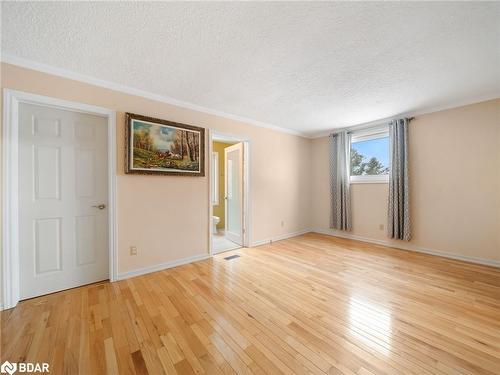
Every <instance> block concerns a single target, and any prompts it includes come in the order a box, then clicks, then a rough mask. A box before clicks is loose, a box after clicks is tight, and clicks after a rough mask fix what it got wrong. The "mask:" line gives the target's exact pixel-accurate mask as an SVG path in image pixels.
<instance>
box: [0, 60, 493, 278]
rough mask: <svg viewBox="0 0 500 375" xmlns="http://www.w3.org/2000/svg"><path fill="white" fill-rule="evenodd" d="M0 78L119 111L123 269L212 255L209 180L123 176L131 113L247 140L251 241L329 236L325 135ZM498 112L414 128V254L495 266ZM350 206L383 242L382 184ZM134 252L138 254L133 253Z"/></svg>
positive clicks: (363, 230)
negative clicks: (306, 233) (309, 233)
mask: <svg viewBox="0 0 500 375" xmlns="http://www.w3.org/2000/svg"><path fill="white" fill-rule="evenodd" d="M1 78H2V88H11V89H16V90H21V91H26V92H31V93H36V94H41V95H47V96H52V97H56V98H61V99H65V100H71V101H77V102H81V103H86V104H91V105H97V106H101V107H106V108H110V109H113V110H116V111H117V153H118V160H117V163H118V165H117V167H118V172H117V189H118V191H117V193H118V196H117V204H118V207H117V209H118V256H119V264H118V269H119V273H123V272H127V271H132V270H136V269H140V268H144V267H149V266H154V265H158V264H161V263H165V262H170V261H175V260H179V259H183V258H187V257H191V256H195V255H201V254H206V253H207V251H208V230H209V221H208V209H209V202H208V199H209V198H208V194H209V193H208V191H209V183H208V177H204V178H193V177H177V176H167V177H165V176H139V175H125V174H124V171H123V154H124V145H123V138H124V112H126V111H129V112H135V113H139V114H143V115H148V116H153V117H158V118H164V119H168V120H172V121H177V122H183V123H187V124H193V125H197V126H202V127H205V128H207V129H213V130H217V131H218V132H220V133H224V134H232V135H235V136H238V137H241V138H242V139H249V140H250V153H251V156H250V179H251V189H252V191H251V197H250V201H251V202H250V203H251V206H250V210H251V215H252V224H253V230H252V232H251V239H252V242H257V241H263V240H268V239H271V238H275V237H278V236H281V235H285V234H288V233H295V232H300V231H303V230H306V229H308V228H315V229H318V230H322V231H328V222H329V218H328V216H329V215H328V206H329V194H328V190H329V188H328V148H327V144H328V143H327V139H326V138H319V139H315V140H309V139H305V138H302V137H297V136H293V135H289V134H285V133H280V132H276V131H273V130H269V129H265V128H259V127H255V126H250V125H247V124H244V123H241V122H237V121H234V120H230V119H227V118H222V117H218V116H214V115H209V114H204V113H200V112H196V111H193V110H189V109H183V108H180V107H176V106H173V105H168V104H165V103H161V102H157V101H153V100H149V99H145V98H141V97H137V96H133V95H128V94H124V93H120V92H116V91H112V90H108V89H104V88H100V87H96V86H92V85H89V84H85V83H81V82H77V81H72V80H68V79H64V78H60V77H55V76H52V75H48V74H44V73H40V72H36V71H32V70H27V69H24V68H20V67H16V66H13V65H8V64H2V72H1ZM499 108H500V100H496V101H489V102H484V103H479V104H475V105H470V106H465V107H460V108H455V109H451V110H447V111H442V112H436V113H432V114H427V115H422V116H418V117H417V119H416V120H415V121H414V122H412V123H411V125H410V137H411V138H410V157H411V168H410V173H411V193H412V201H411V209H412V217H413V240H412V241H411V245H412V246H418V247H421V248H425V249H430V250H436V251H441V252H448V253H454V254H459V255H464V256H470V257H475V258H484V259H493V260H500V121H499V116H500V114H499V111H500V109H499ZM207 139H208V135H207ZM207 149H208V148H207ZM207 163H208V158H207ZM444 166H445V167H444ZM138 195H140V197H141V199H138V198H137V197H138ZM352 205H353V225H354V230H353V234H354V235H357V236H360V237H365V238H369V239H374V240H382V241H385V240H386V236H385V230H380V229H379V225H380V224H383V225H384V226H385V224H386V205H387V185H385V184H365V185H361V184H359V185H353V186H352ZM172 213H175V215H172ZM282 222H283V225H282V224H281V223H282ZM393 243H394V242H393ZM131 245H135V246H137V247H138V250H139V254H138V255H137V256H130V255H129V246H131Z"/></svg>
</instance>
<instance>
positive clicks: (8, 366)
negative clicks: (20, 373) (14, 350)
mask: <svg viewBox="0 0 500 375" xmlns="http://www.w3.org/2000/svg"><path fill="white" fill-rule="evenodd" d="M16 370H17V363H10V362H9V361H5V362H4V363H2V366H0V371H1V372H2V373H4V374H5V373H9V374H10V375H12V374H13V373H15V372H16Z"/></svg>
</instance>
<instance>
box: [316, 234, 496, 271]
mask: <svg viewBox="0 0 500 375" xmlns="http://www.w3.org/2000/svg"><path fill="white" fill-rule="evenodd" d="M313 232H315V233H320V234H326V235H327V236H332V237H341V238H346V239H350V240H357V241H363V242H369V243H373V244H377V245H382V246H387V247H392V248H396V249H400V250H407V251H415V252H417V253H424V254H429V255H435V256H439V257H443V258H449V259H455V260H462V261H464V262H470V263H477V264H482V265H485V266H492V267H498V268H500V261H498V260H493V259H484V258H476V257H470V256H466V255H459V254H452V253H447V252H444V251H440V250H434V249H428V248H425V247H421V246H416V245H413V244H410V243H394V242H391V241H384V240H377V239H373V238H367V237H362V236H357V235H354V234H350V233H339V232H337V231H335V232H333V231H329V230H325V229H314V230H313Z"/></svg>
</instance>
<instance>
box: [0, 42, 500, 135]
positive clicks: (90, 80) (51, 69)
mask: <svg viewBox="0 0 500 375" xmlns="http://www.w3.org/2000/svg"><path fill="white" fill-rule="evenodd" d="M0 61H2V62H4V63H7V64H11V65H16V66H19V67H22V68H26V69H31V70H36V71H39V72H42V73H47V74H51V75H54V76H58V77H62V78H67V79H71V80H74V81H79V82H83V83H87V84H90V85H94V86H99V87H103V88H106V89H109V90H113V91H118V92H121V93H124V94H129V95H134V96H139V97H142V98H146V99H151V100H155V101H157V102H161V103H165V104H169V105H174V106H176V107H180V108H185V109H190V110H193V111H197V112H201V113H205V114H209V115H214V116H218V117H222V118H226V119H229V120H233V121H238V122H242V123H245V124H248V125H253V126H257V127H259V128H265V129H270V130H274V131H277V132H281V133H286V134H291V135H295V136H299V137H303V138H308V139H315V138H322V137H326V136H328V135H329V134H330V133H331V132H332V131H334V130H340V129H345V130H353V129H358V128H359V129H361V128H365V127H370V126H375V125H380V124H382V123H384V122H388V121H390V120H392V119H394V118H396V117H416V116H422V115H425V114H429V113H434V112H439V111H444V110H447V109H452V108H457V107H462V106H466V105H470V104H475V103H480V102H484V101H488V100H493V99H498V98H500V92H496V93H490V94H487V95H482V96H479V97H475V98H472V99H465V100H459V101H454V102H450V103H447V104H441V105H438V106H432V107H426V108H422V109H419V110H415V111H411V112H405V113H400V114H395V115H394V116H391V117H387V118H384V119H377V120H374V121H369V122H364V123H360V124H355V125H349V126H345V125H341V126H338V127H332V128H330V129H327V130H324V131H317V132H300V131H296V130H292V129H287V128H284V127H281V126H277V125H273V124H269V123H266V122H262V121H258V120H254V119H251V118H248V117H243V116H238V115H233V114H231V113H226V112H223V111H219V110H216V109H212V108H208V107H204V106H200V105H197V104H194V103H189V102H185V101H182V100H178V99H175V98H172V97H169V96H164V95H159V94H155V93H152V92H149V91H145V90H141V89H137V88H134V87H131V86H127V85H122V84H120V83H115V82H111V81H106V80H103V79H99V78H95V77H92V76H89V75H85V74H80V73H76V72H73V71H70V70H66V69H62V68H58V67H55V66H52V65H47V64H43V63H39V62H36V61H33V60H30V59H25V58H23V57H18V56H15V55H13V54H10V53H4V52H3V53H1V56H0Z"/></svg>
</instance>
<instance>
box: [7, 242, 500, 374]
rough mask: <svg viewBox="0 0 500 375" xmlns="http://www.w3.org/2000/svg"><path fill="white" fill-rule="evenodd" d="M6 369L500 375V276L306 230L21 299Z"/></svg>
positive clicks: (11, 315) (10, 323) (11, 325)
mask: <svg viewBox="0 0 500 375" xmlns="http://www.w3.org/2000/svg"><path fill="white" fill-rule="evenodd" d="M232 254H240V255H241V257H239V258H236V259H232V260H224V259H223V257H225V256H228V255H232ZM6 359H8V360H10V361H12V362H24V361H27V362H48V363H49V364H50V373H51V374H63V373H67V374H105V373H108V374H118V373H119V374H147V373H149V374H162V373H167V374H191V373H200V374H201V373H205V374H234V373H242V374H252V373H253V374H262V373H267V374H278V373H286V374H292V373H297V374H305V373H307V374H309V373H311V374H324V373H328V374H362V375H365V374H398V375H400V374H413V373H415V374H417V373H418V374H457V373H461V374H499V373H500V269H496V268H491V267H486V266H479V265H473V264H468V263H464V262H460V261H454V260H450V259H444V258H439V257H433V256H429V255H424V254H417V253H411V252H406V251H401V250H395V249H390V248H386V247H383V246H376V245H371V244H366V243H362V242H357V241H352V240H344V239H337V238H332V237H327V236H323V235H318V234H306V235H303V236H300V237H295V238H292V239H289V240H285V241H280V242H275V243H273V244H272V245H265V246H261V247H258V248H253V249H239V250H235V251H232V252H229V253H224V254H220V255H218V256H216V257H214V258H213V259H210V260H206V261H201V262H198V263H194V264H190V265H186V266H181V267H177V268H172V269H169V270H165V271H162V272H156V273H153V274H149V275H145V276H140V277H136V278H132V279H128V280H125V281H120V282H116V283H112V284H110V283H107V282H106V283H99V284H93V285H90V286H85V287H81V288H76V289H72V290H68V291H64V292H60V293H55V294H52V295H48V296H44V297H39V298H34V299H31V300H28V301H24V302H21V303H20V304H19V305H18V306H17V307H16V308H15V309H11V310H8V311H5V312H2V353H1V361H2V362H3V361H4V360H6Z"/></svg>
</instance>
